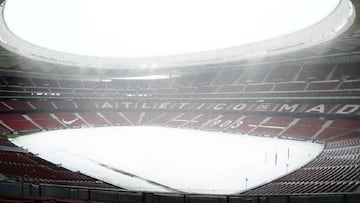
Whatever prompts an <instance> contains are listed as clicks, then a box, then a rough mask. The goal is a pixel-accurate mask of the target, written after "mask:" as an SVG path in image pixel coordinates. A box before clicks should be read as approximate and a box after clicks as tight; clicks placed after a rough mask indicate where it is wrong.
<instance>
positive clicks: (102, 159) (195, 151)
mask: <svg viewBox="0 0 360 203" xmlns="http://www.w3.org/2000/svg"><path fill="white" fill-rule="evenodd" d="M12 141H13V142H14V143H15V144H17V145H18V146H23V147H24V148H26V149H28V150H29V151H30V152H32V153H37V154H39V156H40V157H42V158H44V159H46V160H49V161H51V162H53V163H58V164H61V165H62V166H63V167H65V168H67V169H70V170H72V171H81V172H82V173H83V174H86V175H89V176H92V177H94V178H97V179H101V180H104V181H105V182H108V183H111V184H114V185H118V186H120V187H123V188H126V189H131V190H140V191H160V192H169V191H170V192H173V190H171V189H169V188H174V189H176V190H180V191H183V192H190V193H208V194H232V193H236V192H241V191H243V190H245V189H246V188H251V187H254V186H256V185H259V184H262V183H265V182H267V181H270V180H272V179H275V178H276V177H279V176H282V175H284V174H286V172H287V171H289V172H290V171H292V170H296V169H297V168H299V167H301V166H302V165H304V164H305V163H307V162H309V161H311V160H312V159H314V158H315V157H316V156H317V155H318V154H319V153H320V152H321V151H322V149H323V145H321V144H315V143H311V142H305V141H293V140H283V139H277V138H268V137H255V136H247V135H237V134H226V133H217V132H207V131H198V130H185V129H174V128H163V127H150V126H141V127H139V126H133V127H130V126H129V127H107V128H89V129H72V130H59V131H49V132H41V133H36V134H32V135H28V136H22V137H18V138H16V139H13V140H12ZM288 152H289V153H288ZM288 154H289V158H288ZM276 155H277V164H275V159H276V158H275V157H276ZM99 163H100V164H99ZM104 164H105V165H107V166H111V168H108V167H104ZM114 169H115V170H114ZM116 170H121V171H124V172H127V173H131V174H134V175H136V176H135V177H132V176H129V175H126V174H123V173H119V172H117V171H116ZM149 180H150V181H152V182H149ZM153 182H156V183H159V184H161V185H164V186H167V187H168V188H165V187H162V186H160V185H156V184H153Z"/></svg>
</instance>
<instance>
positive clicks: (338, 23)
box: [0, 0, 360, 76]
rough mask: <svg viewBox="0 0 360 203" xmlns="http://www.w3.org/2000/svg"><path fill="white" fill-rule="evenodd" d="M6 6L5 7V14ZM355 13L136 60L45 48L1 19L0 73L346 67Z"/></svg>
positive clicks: (356, 46)
mask: <svg viewBox="0 0 360 203" xmlns="http://www.w3.org/2000/svg"><path fill="white" fill-rule="evenodd" d="M4 2H5V1H4ZM4 2H3V3H2V4H1V5H2V6H1V7H0V11H1V12H2V14H3V12H4V5H5V3H4ZM352 5H354V7H353V6H352ZM355 10H359V3H358V2H357V1H353V2H352V4H351V3H350V2H349V1H348V0H341V1H340V3H339V5H338V6H337V8H336V9H335V10H334V11H333V12H332V13H331V14H330V15H329V16H328V17H327V18H326V19H324V20H322V21H320V22H319V23H317V24H315V25H313V26H310V27H308V28H305V29H304V30H302V31H299V32H295V33H292V34H288V35H286V36H283V37H279V38H274V39H271V40H268V41H262V42H257V43H253V44H249V45H246V46H238V47H233V48H227V49H221V50H217V51H208V52H206V51H204V52H201V53H195V54H183V55H176V56H166V57H148V58H136V59H132V58H102V57H86V56H80V55H73V54H67V53H62V52H57V51H52V50H48V49H44V48H41V47H38V46H36V45H33V44H30V43H27V42H25V41H23V40H21V39H19V38H18V37H17V36H15V35H13V34H12V33H11V32H10V30H9V29H8V28H7V26H6V24H5V21H4V15H1V18H0V24H1V25H0V37H1V39H0V45H1V46H2V48H1V50H0V71H1V72H3V74H4V73H6V74H17V73H18V74H21V73H27V74H31V73H45V74H46V73H49V74H52V75H54V73H55V75H88V76H91V75H114V74H115V75H122V76H123V75H133V74H135V75H136V72H138V73H141V74H144V72H160V73H161V72H164V71H167V72H168V71H176V72H179V71H189V70H198V69H203V68H207V69H208V68H212V67H216V68H218V67H233V66H236V67H238V66H242V65H244V64H246V65H249V64H267V63H281V62H289V61H290V62H291V61H299V60H302V61H303V60H304V59H323V58H329V57H331V58H332V59H333V60H338V61H340V62H341V61H347V62H348V61H353V60H355V61H358V60H359V56H358V55H359V53H360V25H359V19H358V18H355ZM349 27H350V28H349ZM348 28H349V29H348ZM339 35H340V36H339ZM335 56H336V57H335ZM133 68H136V70H134V69H133Z"/></svg>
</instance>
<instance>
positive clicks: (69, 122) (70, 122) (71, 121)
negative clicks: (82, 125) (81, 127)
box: [62, 118, 79, 125]
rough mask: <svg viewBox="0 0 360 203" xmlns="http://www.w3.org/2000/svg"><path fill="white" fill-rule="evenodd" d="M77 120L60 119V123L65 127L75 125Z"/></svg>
mask: <svg viewBox="0 0 360 203" xmlns="http://www.w3.org/2000/svg"><path fill="white" fill-rule="evenodd" d="M77 120H79V118H75V119H74V120H70V121H66V120H65V119H62V122H63V123H65V124H66V125H71V124H73V123H75V122H76V121H77Z"/></svg>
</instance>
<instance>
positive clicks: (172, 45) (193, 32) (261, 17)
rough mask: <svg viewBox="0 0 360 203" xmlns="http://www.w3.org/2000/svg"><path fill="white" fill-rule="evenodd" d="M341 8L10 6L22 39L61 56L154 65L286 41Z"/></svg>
mask: <svg viewBox="0 0 360 203" xmlns="http://www.w3.org/2000/svg"><path fill="white" fill-rule="evenodd" d="M338 2H339V0H256V1H255V0H101V1H98V0H7V4H6V8H5V19H6V23H7V25H8V27H9V28H10V30H11V31H13V32H14V33H15V34H16V35H18V36H19V37H21V38H23V39H25V40H27V41H29V42H32V43H35V44H38V45H40V46H43V47H47V48H51V49H54V50H58V51H65V52H70V53H77V54H83V55H93V56H109V57H147V56H159V55H172V54H182V53H189V52H198V51H205V50H214V49H220V48H226V47H232V46H235V45H241V44H246V43H251V42H254V41H258V40H263V39H269V38H272V37H276V36H281V35H283V34H284V33H289V32H293V31H297V30H300V29H302V28H304V27H307V26H310V25H312V24H314V23H316V22H318V21H319V20H321V19H323V18H324V17H326V16H327V15H329V13H330V12H331V11H333V10H334V8H335V7H336V6H337V4H338Z"/></svg>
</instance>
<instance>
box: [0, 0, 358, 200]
mask: <svg viewBox="0 0 360 203" xmlns="http://www.w3.org/2000/svg"><path fill="white" fill-rule="evenodd" d="M10 2H11V0H2V1H0V3H1V6H0V12H1V14H2V15H1V16H0V87H1V88H0V133H1V134H0V202H11V203H20V202H63V203H70V202H72V203H82V202H121V203H150V202H159V203H160V202H161V203H162V202H175V203H176V202H182V203H183V202H194V203H195V202H219V203H237V202H239V203H240V202H283V203H294V202H303V203H307V202H336V203H338V202H340V203H342V202H343V203H345V202H346V203H352V202H354V203H355V202H359V201H360V69H359V67H358V65H359V63H360V57H359V54H360V24H359V22H360V19H359V16H358V15H357V12H356V11H358V10H359V8H360V4H359V2H358V1H356V0H339V1H337V3H336V5H335V8H333V9H332V10H331V12H329V13H328V14H327V15H326V17H325V18H323V19H321V20H319V21H318V22H316V23H314V24H311V25H309V26H306V27H304V28H302V29H301V30H298V31H296V32H291V33H287V34H286V35H282V36H278V37H272V38H270V39H266V40H261V41H257V42H251V43H247V44H243V45H238V44H232V45H231V46H228V45H227V46H226V47H225V48H220V49H207V50H200V51H194V52H192V51H190V52H184V53H183V52H180V53H175V52H174V53H173V54H170V55H163V54H156V55H154V56H153V55H151V56H148V55H146V53H144V55H142V56H138V57H134V56H125V57H107V56H92V55H91V54H76V53H70V52H66V51H61V50H53V49H51V48H46V47H43V46H42V45H37V44H35V43H32V42H29V41H28V40H25V39H23V38H22V37H20V36H18V35H17V34H15V33H14V32H13V30H12V29H10V27H9V26H10V25H9V24H7V19H6V16H5V13H6V12H7V9H8V8H7V6H9V5H10ZM224 29H225V28H224ZM264 32H266V31H265V29H264ZM144 43H146V42H144ZM140 44H141V43H140ZM155 128H156V129H158V128H160V129H162V130H163V132H160V131H153V130H154V129H155ZM109 129H116V131H117V134H115V135H114V136H113V135H111V133H112V132H111V131H110V130H109ZM139 129H142V131H140V130H139ZM118 130H123V131H118ZM127 132H130V133H129V134H126V133H127ZM65 133H68V134H65ZM76 133H77V134H76ZM173 133H178V136H177V137H176V136H174V135H172V134H173ZM185 133H190V134H188V135H185ZM140 134H142V135H143V136H139V135H140ZM200 134H202V135H204V137H200ZM95 135H97V136H95ZM99 135H100V136H102V138H99ZM156 135H158V136H157V137H156ZM202 135H201V136H202ZM60 136H62V137H65V140H66V141H67V142H64V143H65V144H63V148H59V149H56V150H57V151H56V150H55V148H56V147H58V146H59V145H61V144H62V143H60V141H59V140H56V139H55V141H54V140H51V139H50V138H54V137H60ZM119 137H120V138H123V137H128V138H130V139H131V138H132V139H133V140H132V141H131V142H130V141H129V142H128V141H126V140H124V139H123V140H122V139H119V140H118V138H119ZM179 137H181V138H185V137H186V138H189V139H188V140H186V141H184V140H183V139H179ZM244 137H245V138H247V140H245V141H244V140H238V139H240V138H244ZM35 138H36V139H35ZM80 138H82V139H80ZM218 138H220V139H218ZM249 138H250V139H253V138H254V139H259V141H256V142H255V141H254V143H255V144H253V145H251V144H250V143H251V142H252V141H250V139H249ZM86 140H90V141H91V144H89V143H87V142H85V141H86ZM103 140H106V141H108V142H106V143H103V142H102V141H103ZM31 142H32V145H33V146H35V145H37V146H36V147H33V146H31V145H30V144H29V143H31ZM260 142H265V144H263V145H260V144H259V143H260ZM282 143H285V144H284V147H283V148H282V146H283V144H282ZM28 144H29V145H28ZM57 144H58V145H57ZM207 144H209V146H207ZM225 144H226V145H225ZM250 145H251V146H250ZM39 146H40V147H39ZM220 146H225V147H222V148H221V147H220ZM247 146H248V148H249V149H247ZM274 146H275V148H274ZM289 146H290V147H289ZM71 147H72V148H71ZM83 147H88V148H84V149H85V150H87V151H85V152H81V153H80V152H78V151H74V150H78V149H82V148H83ZM267 147H269V148H267ZM45 148H46V150H49V151H41V150H45ZM115 148H120V149H119V151H116V153H115V152H114V151H112V150H114V149H115ZM250 148H251V150H253V151H251V152H250ZM156 149H159V150H158V151H156ZM240 149H246V150H249V151H238V150H240ZM274 149H275V150H274ZM67 150H68V151H69V152H67ZM191 150H193V151H191ZM261 150H265V151H261ZM172 151H174V153H170V152H172ZM175 151H176V152H175ZM179 151H180V153H179ZM219 151H221V152H224V155H221V156H220V155H219V153H218V152H219ZM280 151H281V152H280ZM93 152H97V153H96V154H95V153H93ZM98 152H102V153H103V155H102V156H103V157H102V158H105V160H103V159H100V158H99V157H100V155H99V154H98ZM135 152H139V154H136V153H135ZM188 152H189V153H188ZM215 152H216V153H215ZM257 152H259V154H261V155H260V158H257V157H255V154H256V153H257ZM77 153H78V154H77ZM176 153H178V154H176ZM281 153H282V154H281ZM164 154H169V156H166V157H165V155H164ZM184 154H189V157H186V158H183V157H182V155H184ZM87 155H89V156H88V157H86V158H85V159H77V158H76V157H84V156H87ZM90 155H91V156H90ZM297 155H298V156H299V158H297V159H298V160H300V162H299V163H297V162H296V163H295V161H293V159H295V158H293V157H296V156H297ZM109 157H115V159H117V160H120V161H123V162H122V163H120V164H114V165H113V163H110V158H109ZM144 157H145V160H142V161H139V162H137V161H138V160H140V158H144ZM159 157H160V158H162V159H161V160H160V159H155V158H159ZM190 157H193V158H195V159H194V160H193V159H191V158H190ZM244 157H245V158H248V159H249V160H250V161H249V162H246V161H245V160H243V159H245V158H244ZM164 159H166V161H164ZM255 159H259V160H260V162H261V164H260V165H256V166H253V167H250V166H249V165H250V163H252V162H253V161H254V160H255ZM125 161H128V162H129V163H131V164H134V162H135V163H136V164H138V165H136V166H127V165H124V163H125ZM121 164H123V165H121ZM176 164H178V165H176ZM207 164H208V165H207ZM75 165H77V166H76V167H75ZM269 165H271V167H268V166H269ZM90 166H94V167H95V168H98V169H99V170H98V171H95V169H90V168H91V167H90ZM183 166H186V167H183ZM78 167H79V168H78ZM81 167H82V168H81ZM147 167H149V168H152V169H154V170H155V171H157V172H158V173H157V174H156V175H157V176H150V175H149V174H148V171H146V170H145V171H143V170H141V169H144V168H147ZM200 167H203V168H201V169H200ZM100 169H101V170H100ZM212 169H214V170H212ZM230 169H231V170H232V171H231V172H235V174H230ZM99 171H100V172H99ZM103 171H106V172H103ZM184 171H185V172H184ZM193 171H195V172H194V173H193ZM244 171H253V172H254V174H253V176H250V175H249V174H247V172H246V173H245V174H243V173H244ZM270 171H271V173H273V174H275V175H272V176H271V177H270V175H269V174H270ZM167 172H168V173H169V174H170V175H168V174H165V173H167ZM182 172H184V173H189V174H190V173H191V176H190V175H189V176H185V175H184V174H181V173H182ZM207 172H208V173H207ZM106 174H109V175H108V176H106ZM194 174H195V175H194ZM183 175H184V176H183ZM212 176H213V177H212ZM259 176H266V177H265V179H261V180H260V179H259V180H257V182H256V183H255V179H257V177H259ZM200 177H201V178H200ZM171 178H174V182H175V183H174V182H171V181H169V179H171ZM210 180H212V181H213V182H211V181H210ZM220 180H225V181H223V182H221V183H220V182H219V181H220ZM176 181H177V182H176ZM192 181H194V182H192ZM216 184H219V185H220V186H219V187H215V185H216ZM228 184H231V187H230V186H229V185H228ZM200 187H201V188H200Z"/></svg>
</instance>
